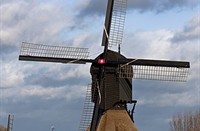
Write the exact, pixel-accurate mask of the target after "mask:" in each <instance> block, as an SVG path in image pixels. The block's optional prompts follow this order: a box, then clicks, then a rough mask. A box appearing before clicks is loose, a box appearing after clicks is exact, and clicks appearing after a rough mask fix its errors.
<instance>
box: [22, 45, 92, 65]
mask: <svg viewBox="0 0 200 131" xmlns="http://www.w3.org/2000/svg"><path fill="white" fill-rule="evenodd" d="M88 56H89V52H88V48H75V47H63V46H49V45H40V44H32V43H26V42H23V43H22V47H21V52H20V55H19V60H26V61H42V62H61V63H78V64H85V63H86V62H90V61H91V60H87V59H86V58H88Z"/></svg>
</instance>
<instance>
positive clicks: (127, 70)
mask: <svg viewBox="0 0 200 131" xmlns="http://www.w3.org/2000/svg"><path fill="white" fill-rule="evenodd" d="M117 72H118V75H119V78H133V79H145V80H162V81H177V82H185V81H187V76H188V73H189V68H178V67H162V66H141V65H133V66H132V67H131V66H130V65H119V66H118V71H117Z"/></svg>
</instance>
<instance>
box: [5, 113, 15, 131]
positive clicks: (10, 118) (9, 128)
mask: <svg viewBox="0 0 200 131" xmlns="http://www.w3.org/2000/svg"><path fill="white" fill-rule="evenodd" d="M13 121H14V115H11V114H9V115H8V124H7V131H12V128H13Z"/></svg>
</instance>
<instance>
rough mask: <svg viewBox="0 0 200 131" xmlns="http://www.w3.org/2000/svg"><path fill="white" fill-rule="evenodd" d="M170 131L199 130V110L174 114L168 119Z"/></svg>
mask: <svg viewBox="0 0 200 131" xmlns="http://www.w3.org/2000/svg"><path fill="white" fill-rule="evenodd" d="M170 131H200V110H199V111H197V112H195V113H182V114H178V115H177V116H174V117H173V118H172V120H171V121H170Z"/></svg>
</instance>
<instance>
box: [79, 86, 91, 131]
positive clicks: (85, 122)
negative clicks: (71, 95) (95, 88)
mask: <svg viewBox="0 0 200 131" xmlns="http://www.w3.org/2000/svg"><path fill="white" fill-rule="evenodd" d="M91 92H92V91H91V85H88V87H87V92H86V97H85V103H84V108H83V113H82V117H81V122H80V125H79V130H81V131H86V130H87V129H89V127H90V124H91V121H92V113H93V109H94V103H93V102H92V100H91V98H92V97H91V95H92V94H91Z"/></svg>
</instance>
